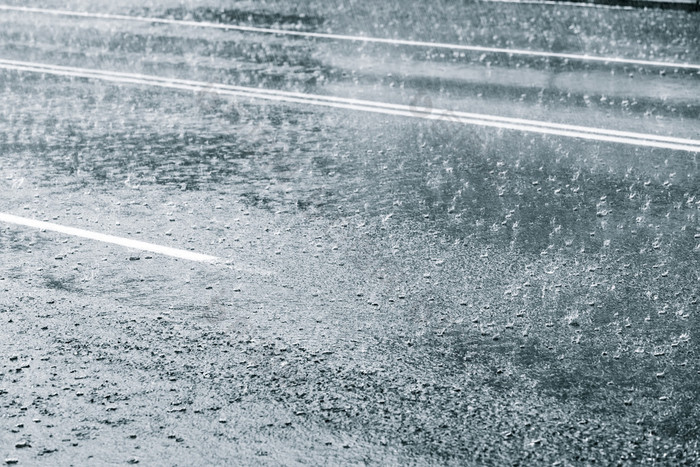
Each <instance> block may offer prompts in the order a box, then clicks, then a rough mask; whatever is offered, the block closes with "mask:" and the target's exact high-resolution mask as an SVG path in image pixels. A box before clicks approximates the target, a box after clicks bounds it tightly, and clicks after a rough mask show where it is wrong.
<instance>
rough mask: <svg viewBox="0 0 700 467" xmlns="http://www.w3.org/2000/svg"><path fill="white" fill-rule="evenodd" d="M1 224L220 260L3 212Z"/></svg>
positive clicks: (193, 258)
mask: <svg viewBox="0 0 700 467" xmlns="http://www.w3.org/2000/svg"><path fill="white" fill-rule="evenodd" d="M0 223H5V224H13V225H20V226H23V227H31V228H34V229H40V230H47V231H51V232H57V233H61V234H64V235H70V236H72V237H80V238H86V239H89V240H94V241H97V242H102V243H110V244H113V245H119V246H123V247H125V248H131V249H134V250H141V251H148V252H151V253H156V254H159V255H163V256H170V257H172V258H179V259H184V260H188V261H197V262H200V263H216V262H218V261H219V258H217V257H216V256H210V255H203V254H200V253H194V252H192V251H187V250H180V249H178V248H171V247H167V246H162V245H156V244H154V243H147V242H141V241H138V240H132V239H130V238H124V237H116V236H114V235H105V234H102V233H99V232H93V231H90V230H83V229H77V228H75V227H68V226H65V225H59V224H53V223H50V222H43V221H38V220H35V219H30V218H27V217H20V216H15V215H12V214H8V213H3V212H0Z"/></svg>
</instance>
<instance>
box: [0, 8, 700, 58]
mask: <svg viewBox="0 0 700 467" xmlns="http://www.w3.org/2000/svg"><path fill="white" fill-rule="evenodd" d="M0 10H4V11H18V12H24V13H37V14H46V15H54V16H70V17H76V18H91V19H103V20H117V21H132V22H142V23H151V24H170V25H176V26H189V27H199V28H214V29H223V30H229V31H241V32H253V33H259V34H275V35H279V36H296V37H307V38H316V39H328V40H338V41H351V42H366V43H375V44H390V45H404V46H410V47H427V48H438V49H448V50H462V51H467V52H482V53H493V54H506V55H520V56H529V57H542V58H560V59H566V60H576V61H585V62H599V63H606V64H610V63H615V64H622V65H640V66H650V67H663V68H682V69H689V70H698V71H700V64H693V63H672V62H663V61H655V60H639V59H633V58H623V57H605V56H599V55H581V54H568V53H558V52H545V51H538V50H525V49H506V48H501V47H482V46H478V45H461V44H449V43H444V42H423V41H413V40H405V39H388V38H382V37H368V36H352V35H345V34H330V33H322V32H306V31H290V30H286V29H274V28H259V27H254V26H240V25H235V24H221V23H212V22H207V21H188V20H179V19H167V18H156V17H149V16H131V15H115V14H109V13H91V12H86V11H71V10H54V9H47V8H33V7H21V6H13V5H0Z"/></svg>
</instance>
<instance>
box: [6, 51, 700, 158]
mask: <svg viewBox="0 0 700 467" xmlns="http://www.w3.org/2000/svg"><path fill="white" fill-rule="evenodd" d="M0 68H4V69H7V70H14V71H26V72H31V73H46V74H52V75H58V76H67V77H77V78H88V79H98V80H102V81H108V82H114V83H127V84H137V85H148V86H157V87H163V88H169V89H180V90H186V91H194V92H209V93H215V94H219V95H225V96H236V97H243V98H247V99H264V100H271V101H277V102H287V103H295V104H304V105H316V106H323V107H331V108H338V109H348V110H358V111H365V112H373V113H381V114H386V115H396V116H404V117H411V118H421V119H424V120H436V121H446V122H452V123H463V124H469V125H479V126H487V127H493V128H502V129H509V130H517V131H525V132H532V133H540V134H548V135H557V136H566V137H573V138H581V139H588V140H594V141H604V142H612V143H621V144H629V145H635V146H644V147H656V148H664V149H672V150H679V151H690V152H700V140H694V139H685V138H675V137H671V136H659V135H653V134H645V133H634V132H625V131H616V130H607V129H602V128H590V127H581V126H576V125H564V124H557V123H550V122H543V121H536V120H525V119H516V118H508V117H500V116H495V115H484V114H475V113H468V112H457V111H451V110H446V109H431V108H426V107H413V106H407V105H398V104H389V103H382V102H373V101H365V100H359V99H347V98H339V97H330V96H321V95H314V94H304V93H294V92H285V91H273V90H266V89H259V88H248V87H242V86H231V85H220V84H216V83H207V82H201V81H191V80H180V79H174V78H162V77H159V76H151V75H140V74H133V73H120V72H108V71H101V70H91V69H83V68H74V67H60V66H56V65H48V64H41V63H32V62H18V61H15V60H2V59H0Z"/></svg>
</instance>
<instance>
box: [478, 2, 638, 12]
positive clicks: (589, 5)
mask: <svg viewBox="0 0 700 467" xmlns="http://www.w3.org/2000/svg"><path fill="white" fill-rule="evenodd" d="M479 3H511V4H512V3H515V4H518V3H520V4H522V5H548V6H573V7H580V8H596V9H597V8H600V9H606V10H635V9H636V8H634V7H631V6H624V5H605V4H601V3H588V2H559V1H552V0H479Z"/></svg>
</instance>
